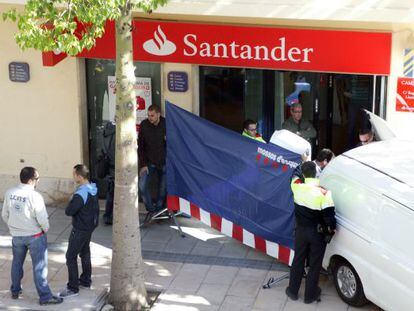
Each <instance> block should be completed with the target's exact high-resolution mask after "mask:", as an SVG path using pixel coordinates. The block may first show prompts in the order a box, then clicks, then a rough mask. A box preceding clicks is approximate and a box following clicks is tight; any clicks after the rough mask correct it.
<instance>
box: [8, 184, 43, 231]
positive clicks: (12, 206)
mask: <svg viewBox="0 0 414 311" xmlns="http://www.w3.org/2000/svg"><path fill="white" fill-rule="evenodd" d="M1 216H2V218H3V220H4V222H5V223H6V224H7V225H8V227H9V231H10V234H11V235H12V236H31V235H35V234H37V233H40V232H41V231H44V232H46V231H47V230H49V217H48V215H47V211H46V206H45V202H44V200H43V197H42V195H41V194H40V193H38V192H37V191H36V190H35V189H34V186H32V185H27V184H20V185H18V186H17V187H14V188H12V189H9V190H8V191H7V192H6V194H5V195H4V203H3V210H2V212H1Z"/></svg>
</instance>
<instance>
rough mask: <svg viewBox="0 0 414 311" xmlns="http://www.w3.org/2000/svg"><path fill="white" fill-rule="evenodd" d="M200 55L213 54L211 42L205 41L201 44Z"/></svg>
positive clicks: (207, 55)
mask: <svg viewBox="0 0 414 311" xmlns="http://www.w3.org/2000/svg"><path fill="white" fill-rule="evenodd" d="M200 56H201V57H209V56H211V53H210V44H208V43H207V42H203V43H201V44H200Z"/></svg>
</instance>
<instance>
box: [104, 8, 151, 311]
mask: <svg viewBox="0 0 414 311" xmlns="http://www.w3.org/2000/svg"><path fill="white" fill-rule="evenodd" d="M131 25H132V16H131V8H130V7H127V8H125V10H124V11H123V14H122V17H121V18H119V20H117V21H116V114H115V121H116V149H115V150H116V151H115V167H116V170H115V197H114V219H113V228H112V230H113V233H112V234H113V235H112V250H113V253H112V267H111V268H112V271H111V289H110V302H111V303H112V304H113V306H114V307H115V310H140V309H142V307H144V306H147V299H146V297H147V292H146V289H145V283H144V269H143V261H142V255H141V238H140V231H139V228H138V224H139V219H138V167H137V158H138V157H137V134H136V128H135V122H136V121H135V120H136V110H135V109H136V104H135V93H134V84H135V73H134V71H135V70H134V69H135V67H134V63H133V56H132V32H131V27H132V26H131Z"/></svg>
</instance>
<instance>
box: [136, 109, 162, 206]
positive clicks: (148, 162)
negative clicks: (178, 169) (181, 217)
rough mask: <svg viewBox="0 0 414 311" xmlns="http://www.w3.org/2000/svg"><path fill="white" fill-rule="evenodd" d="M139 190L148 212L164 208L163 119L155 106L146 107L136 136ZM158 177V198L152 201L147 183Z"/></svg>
mask: <svg viewBox="0 0 414 311" xmlns="http://www.w3.org/2000/svg"><path fill="white" fill-rule="evenodd" d="M138 155H139V190H140V191H141V193H142V199H143V201H144V205H145V208H146V209H147V211H148V212H157V211H160V210H162V209H163V208H164V205H165V198H166V193H167V188H166V174H165V155H166V128H165V119H164V118H163V117H162V116H161V110H160V108H159V107H158V106H157V105H151V106H149V107H148V119H146V120H144V121H142V123H141V128H140V132H139V136H138ZM155 175H157V176H158V196H157V198H156V200H155V202H153V201H152V197H151V191H150V187H149V181H150V180H151V179H152V177H153V176H155Z"/></svg>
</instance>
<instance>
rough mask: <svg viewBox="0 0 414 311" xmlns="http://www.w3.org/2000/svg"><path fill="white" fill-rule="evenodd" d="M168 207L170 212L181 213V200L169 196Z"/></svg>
mask: <svg viewBox="0 0 414 311" xmlns="http://www.w3.org/2000/svg"><path fill="white" fill-rule="evenodd" d="M167 207H168V209H169V210H170V211H174V212H176V211H179V210H180V198H179V197H177V196H175V195H168V196H167Z"/></svg>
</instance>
